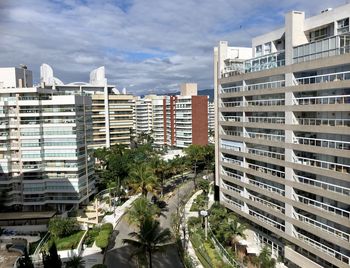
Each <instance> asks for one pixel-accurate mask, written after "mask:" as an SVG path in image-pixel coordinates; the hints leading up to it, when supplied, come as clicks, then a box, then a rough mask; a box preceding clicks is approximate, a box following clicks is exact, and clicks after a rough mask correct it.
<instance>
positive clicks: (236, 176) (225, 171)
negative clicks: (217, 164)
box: [221, 170, 243, 180]
mask: <svg viewBox="0 0 350 268" xmlns="http://www.w3.org/2000/svg"><path fill="white" fill-rule="evenodd" d="M221 174H222V175H225V176H228V177H231V178H234V179H236V180H242V178H243V176H240V175H237V174H235V173H232V172H229V171H227V170H222V171H221Z"/></svg>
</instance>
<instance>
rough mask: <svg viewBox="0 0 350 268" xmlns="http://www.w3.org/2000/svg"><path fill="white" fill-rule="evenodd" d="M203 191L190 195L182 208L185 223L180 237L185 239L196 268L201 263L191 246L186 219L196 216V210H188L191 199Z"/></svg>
mask: <svg viewBox="0 0 350 268" xmlns="http://www.w3.org/2000/svg"><path fill="white" fill-rule="evenodd" d="M202 192H203V191H202V190H200V191H198V192H196V193H195V194H194V195H192V197H191V198H190V199H189V200H188V202H187V203H186V205H185V209H184V216H185V225H186V237H183V234H182V233H181V236H182V237H181V238H182V240H185V241H187V253H188V255H189V256H190V257H191V259H192V260H193V262H194V264H195V267H196V268H203V265H202V264H201V262H200V261H199V259H198V257H197V255H196V252H195V250H194V248H193V245H192V243H191V240H190V238H189V235H188V234H189V230H188V226H187V221H188V219H189V218H190V217H198V216H199V215H198V211H190V209H191V207H192V203H193V201H194V200H195V199H196V198H197V196H198V195H200V194H201V193H202Z"/></svg>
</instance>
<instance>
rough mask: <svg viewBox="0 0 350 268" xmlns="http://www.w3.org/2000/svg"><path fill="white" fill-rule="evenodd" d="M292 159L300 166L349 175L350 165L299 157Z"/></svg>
mask: <svg viewBox="0 0 350 268" xmlns="http://www.w3.org/2000/svg"><path fill="white" fill-rule="evenodd" d="M293 159H294V162H295V163H298V164H302V165H307V166H312V167H318V168H323V169H329V170H334V171H337V172H342V173H350V165H344V164H339V163H334V162H327V161H322V160H317V159H311V158H307V157H301V156H295V157H294V158H293Z"/></svg>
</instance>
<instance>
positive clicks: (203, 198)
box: [190, 192, 209, 211]
mask: <svg viewBox="0 0 350 268" xmlns="http://www.w3.org/2000/svg"><path fill="white" fill-rule="evenodd" d="M208 200H209V199H208V196H207V195H206V194H205V193H204V192H203V193H202V194H200V195H198V196H197V198H196V199H195V200H194V202H193V204H192V207H191V209H190V211H201V210H207V208H208Z"/></svg>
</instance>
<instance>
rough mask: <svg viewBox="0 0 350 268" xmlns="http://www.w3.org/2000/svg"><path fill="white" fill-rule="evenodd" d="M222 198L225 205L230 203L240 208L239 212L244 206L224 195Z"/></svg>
mask: <svg viewBox="0 0 350 268" xmlns="http://www.w3.org/2000/svg"><path fill="white" fill-rule="evenodd" d="M221 197H222V200H223V201H224V202H225V203H228V204H230V205H232V206H234V207H236V208H238V209H239V210H241V209H242V207H243V205H241V204H240V203H238V202H236V201H234V200H232V199H230V198H227V197H226V196H225V195H224V194H223V195H222V196H221Z"/></svg>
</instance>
